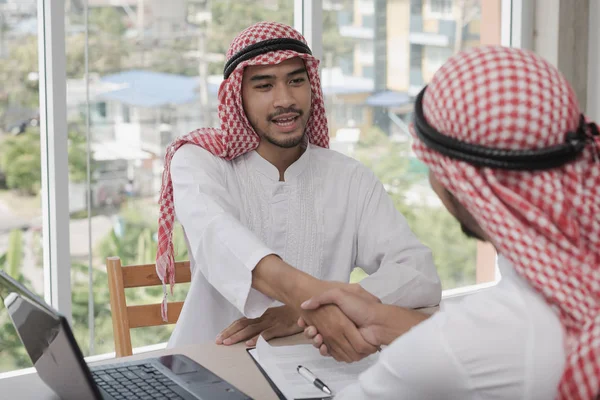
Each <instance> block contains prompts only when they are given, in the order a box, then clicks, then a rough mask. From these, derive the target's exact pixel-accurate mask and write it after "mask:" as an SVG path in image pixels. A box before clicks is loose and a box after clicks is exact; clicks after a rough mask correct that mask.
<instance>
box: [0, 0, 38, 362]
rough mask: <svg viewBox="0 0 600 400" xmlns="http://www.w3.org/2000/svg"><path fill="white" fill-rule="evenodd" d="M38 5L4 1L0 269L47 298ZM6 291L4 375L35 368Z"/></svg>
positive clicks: (0, 352) (0, 5) (1, 350)
mask: <svg viewBox="0 0 600 400" xmlns="http://www.w3.org/2000/svg"><path fill="white" fill-rule="evenodd" d="M37 22H38V15H37V5H36V2H35V1H32V0H29V1H20V2H17V3H15V2H8V3H6V2H0V82H2V84H0V270H3V271H5V272H6V273H8V274H9V275H11V276H12V277H13V278H16V279H17V280H19V281H21V282H23V283H25V284H26V285H27V286H28V287H29V288H30V289H32V290H33V291H34V292H35V293H36V294H38V295H39V296H41V297H42V298H43V296H44V292H45V282H44V270H43V246H44V244H45V243H44V238H43V234H42V232H43V229H42V200H41V199H42V195H43V194H42V191H41V188H42V179H43V176H42V173H41V154H40V140H41V139H42V135H45V132H41V131H40V123H39V122H40V102H39V92H38V85H39V83H40V77H39V69H38V60H37V53H38V34H37ZM7 294H8V293H3V292H2V290H0V373H1V372H5V371H11V370H14V369H19V368H25V367H30V366H31V361H30V359H29V357H28V356H27V353H26V352H25V351H24V349H23V347H22V346H21V345H20V341H19V337H18V336H17V334H16V332H15V330H14V328H13V325H12V323H11V322H10V318H9V316H8V313H7V312H6V310H5V308H4V303H3V301H2V298H4V297H6V296H7Z"/></svg>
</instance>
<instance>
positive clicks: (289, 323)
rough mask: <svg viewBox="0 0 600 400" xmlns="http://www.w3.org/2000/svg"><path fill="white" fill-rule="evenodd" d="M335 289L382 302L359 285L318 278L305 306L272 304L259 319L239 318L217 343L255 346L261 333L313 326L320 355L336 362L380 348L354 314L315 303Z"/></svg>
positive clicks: (366, 300)
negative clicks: (365, 332)
mask: <svg viewBox="0 0 600 400" xmlns="http://www.w3.org/2000/svg"><path fill="white" fill-rule="evenodd" d="M336 290H343V291H344V293H350V294H352V295H353V296H356V297H357V298H359V299H361V300H362V301H363V302H364V303H365V304H370V303H379V302H380V301H379V299H378V298H377V297H375V296H373V295H372V294H370V293H369V292H367V291H366V290H364V289H363V288H362V287H361V286H360V285H358V284H344V283H340V282H325V281H318V284H316V285H314V287H312V288H310V290H309V291H310V293H308V296H307V297H306V298H312V299H311V300H310V301H307V302H305V304H304V307H302V308H296V307H292V306H288V305H285V306H281V307H273V308H270V309H268V310H267V311H266V312H265V313H264V314H263V315H262V316H261V317H259V318H254V319H248V318H240V319H238V320H237V321H235V322H233V323H232V324H231V325H229V326H228V327H227V328H226V329H224V330H223V331H222V332H221V333H220V334H219V335H218V336H217V339H216V343H217V344H224V345H231V344H234V343H239V342H241V341H246V345H247V346H255V345H256V341H257V340H258V336H260V335H262V336H263V338H264V339H265V340H270V339H273V338H277V337H284V336H290V335H293V334H296V333H299V332H302V330H304V328H308V327H309V326H310V327H311V328H312V329H314V330H315V331H317V330H318V337H319V339H320V341H321V343H320V345H319V346H318V347H321V348H322V349H320V352H321V354H323V355H331V356H332V357H333V358H334V359H336V360H337V361H344V362H353V361H358V360H361V359H362V358H364V357H366V356H368V355H370V354H372V353H374V352H375V351H377V349H378V347H377V346H374V345H373V344H372V343H369V341H368V335H367V337H366V338H365V337H364V335H363V333H362V332H361V331H360V330H359V328H360V327H358V328H357V324H355V323H354V322H353V321H352V317H350V318H349V317H348V316H347V315H346V313H345V311H342V310H341V309H340V307H338V306H337V305H335V304H328V303H325V302H323V303H319V304H318V305H317V306H314V304H315V303H314V301H315V300H316V299H320V298H325V299H326V298H327V297H321V296H327V294H328V293H335V291H336ZM330 303H333V302H330ZM311 305H313V306H311ZM299 324H301V325H299ZM305 333H306V332H305Z"/></svg>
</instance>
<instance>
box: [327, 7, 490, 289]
mask: <svg viewBox="0 0 600 400" xmlns="http://www.w3.org/2000/svg"><path fill="white" fill-rule="evenodd" d="M421 3H422V2H421V0H418V1H417V0H411V1H409V2H408V1H407V2H388V3H387V7H386V8H385V9H380V8H378V7H379V2H376V3H375V15H377V16H382V17H381V18H379V17H378V19H377V20H378V21H381V24H385V26H378V29H372V39H365V38H364V37H363V38H361V37H358V36H357V37H351V36H350V35H346V36H341V35H340V34H339V32H340V31H339V29H337V27H336V26H335V25H333V24H330V25H325V26H324V27H323V44H324V49H323V51H324V54H328V53H332V54H333V57H332V59H333V60H335V63H337V64H334V65H333V67H341V66H342V65H341V64H339V60H342V59H345V60H348V58H347V57H346V53H345V49H348V48H355V49H358V53H359V54H363V53H366V50H367V49H369V48H372V47H371V46H373V45H374V43H382V42H383V43H385V45H384V46H381V48H382V52H383V54H380V55H379V56H380V57H381V58H378V63H379V62H380V61H381V62H384V63H385V66H386V67H387V68H376V69H371V70H367V69H366V68H368V66H366V65H364V61H365V60H363V58H362V57H359V56H355V57H354V58H351V59H350V60H351V61H352V62H353V63H354V66H353V68H347V66H344V70H352V71H355V74H354V75H348V76H347V77H346V78H345V81H346V82H347V84H346V85H345V87H344V88H343V91H340V92H339V93H337V92H335V90H332V91H330V92H329V93H328V95H326V96H325V98H326V99H325V100H326V105H329V104H335V106H334V107H329V108H328V109H327V112H328V117H329V123H330V129H331V134H332V135H335V133H336V132H338V131H340V130H345V129H347V128H348V126H347V125H348V121H349V119H350V118H352V119H353V120H354V121H353V122H354V125H355V126H356V127H357V128H359V129H360V139H359V144H360V143H363V144H362V145H358V146H352V147H351V148H350V147H349V149H350V150H349V153H348V155H350V156H352V157H355V158H357V159H358V160H360V161H362V162H363V163H364V164H366V165H367V166H368V167H370V168H371V169H372V170H373V171H374V172H375V174H376V175H378V176H379V177H380V179H381V180H382V182H383V184H384V185H385V187H386V188H387V189H388V192H389V194H390V196H391V197H392V198H393V200H394V203H395V204H396V205H397V208H398V211H400V212H401V213H403V214H404V216H405V217H406V218H407V220H408V222H409V225H410V226H411V228H412V230H413V231H414V233H415V234H416V235H417V237H419V238H420V239H421V241H422V242H423V243H425V244H426V245H428V246H429V247H430V248H431V249H432V251H433V254H434V258H435V262H436V266H437V268H438V271H439V274H440V277H441V278H442V285H443V288H444V289H453V288H457V287H462V286H466V285H471V284H475V283H478V282H479V281H478V278H477V268H478V264H477V256H478V254H481V252H479V251H478V244H477V242H475V241H473V240H470V239H467V238H466V237H465V236H464V235H463V234H462V233H461V230H460V226H459V224H458V223H457V222H456V221H455V219H454V218H453V217H452V216H451V215H450V214H449V213H448V212H447V211H446V209H445V208H444V207H443V205H442V204H441V202H440V201H439V200H438V199H437V196H436V195H435V194H434V193H433V191H432V190H431V189H430V187H429V183H428V178H427V170H426V168H425V166H424V165H423V164H422V163H421V162H420V161H418V160H417V159H416V158H415V157H414V156H413V155H412V152H411V148H410V145H411V144H410V141H406V138H407V135H406V133H405V131H406V123H405V121H403V120H402V119H401V118H399V117H398V116H397V113H407V112H408V110H409V109H410V102H409V103H406V100H398V104H387V105H386V106H385V107H384V106H376V105H373V103H372V102H368V100H369V99H370V98H372V99H373V101H375V99H376V98H377V97H376V96H375V95H376V94H378V93H380V92H384V91H386V92H391V93H392V94H393V93H401V94H404V95H405V94H406V93H409V94H410V91H411V89H412V88H418V89H420V88H421V87H422V85H423V84H426V83H427V81H428V79H429V78H430V77H429V76H428V74H427V71H428V70H430V69H431V70H433V69H437V68H438V67H439V66H440V65H441V64H442V63H443V62H445V61H446V59H447V58H448V57H449V56H450V55H451V54H452V49H451V48H436V47H434V46H424V45H423V44H421V43H413V42H412V41H411V40H412V39H411V37H410V35H407V34H406V32H407V31H409V28H410V23H411V15H412V17H413V18H415V15H414V14H415V10H418V9H420V7H421ZM473 3H481V6H483V7H485V6H486V5H487V4H489V3H487V2H484V1H480V2H473ZM424 5H425V6H426V7H429V9H430V11H431V12H435V13H438V14H442V13H443V14H444V15H445V16H450V17H451V16H452V1H426V2H425V3H424ZM474 6H479V4H474ZM332 12H336V11H329V10H324V13H325V14H327V13H332ZM337 12H354V13H357V12H361V11H360V9H359V8H356V7H353V4H352V3H349V4H347V5H346V6H345V8H344V9H343V10H338V11H337ZM478 15H481V14H478ZM492 15H493V14H492ZM324 17H325V15H324ZM359 17H360V18H359ZM361 18H362V16H357V15H356V14H355V17H354V19H355V20H360V19H361ZM478 18H480V17H478ZM494 18H496V19H497V20H499V18H500V13H499V10H498V11H497V12H496V14H495V16H494ZM323 20H324V21H337V20H338V19H337V18H334V16H332V18H323ZM378 25H380V22H378ZM363 36H364V35H363ZM365 40H371V43H370V44H369V45H367V44H366V42H365ZM478 40H479V38H474V43H476V42H477V41H478ZM498 41H499V39H498ZM398 53H404V54H410V57H398V56H397V54H398ZM357 71H361V72H362V74H361V79H367V80H368V81H370V84H369V85H365V83H364V82H359V81H358V80H356V76H355V75H358V74H357V73H356V72H357ZM385 71H387V72H385ZM353 86H355V88H354V87H353ZM365 87H367V88H368V89H365ZM398 98H399V99H405V98H406V97H405V96H398ZM331 99H334V100H331ZM360 103H362V104H363V107H360ZM367 104H371V105H370V106H368V105H367ZM344 106H345V107H344ZM359 110H360V111H359ZM359 114H362V115H364V117H362V118H359V117H358V115H359ZM340 149H342V151H343V147H340ZM399 155H403V156H399ZM390 168H393V171H390ZM486 262H487V264H486V265H484V266H483V268H484V269H486V268H487V269H486V270H487V271H489V270H491V271H492V272H493V271H494V267H495V260H494V257H493V256H492V257H488V258H487V261H486ZM491 276H492V277H493V276H494V275H493V273H492V274H491ZM492 279H493V278H492Z"/></svg>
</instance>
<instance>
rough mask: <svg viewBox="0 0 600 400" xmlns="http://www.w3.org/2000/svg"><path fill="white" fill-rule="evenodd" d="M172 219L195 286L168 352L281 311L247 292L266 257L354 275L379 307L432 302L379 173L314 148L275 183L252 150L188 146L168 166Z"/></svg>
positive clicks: (429, 279) (419, 255) (423, 258)
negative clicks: (219, 151) (220, 152)
mask: <svg viewBox="0 0 600 400" xmlns="http://www.w3.org/2000/svg"><path fill="white" fill-rule="evenodd" d="M171 178H172V181H173V192H174V203H175V213H176V217H177V219H178V221H179V222H180V223H181V224H182V225H183V228H184V231H185V236H186V239H187V244H188V249H189V257H190V261H191V265H192V283H191V285H190V289H189V292H188V294H187V297H186V300H185V303H184V306H183V309H182V311H181V314H180V316H179V320H178V322H177V325H176V326H175V330H174V331H173V334H172V336H171V339H170V341H169V346H179V345H184V344H191V343H199V342H203V341H207V340H214V339H215V337H216V336H217V334H218V333H219V332H220V331H221V330H223V329H224V328H226V327H227V326H228V325H229V324H230V323H231V322H233V321H234V320H236V319H238V318H241V317H242V316H245V317H247V318H257V317H259V316H261V315H262V314H263V313H264V312H265V311H266V310H267V309H268V308H269V307H272V306H275V305H280V304H281V303H278V302H274V300H273V299H271V298H269V297H267V296H266V295H264V294H262V293H260V292H258V291H257V290H255V289H253V288H252V287H251V284H252V270H253V269H254V267H255V266H256V265H257V263H258V262H259V261H260V260H261V259H262V258H263V257H265V256H267V255H269V254H277V255H278V256H280V257H281V258H282V259H283V260H284V261H286V262H287V263H289V264H290V265H292V266H294V267H295V268H298V269H300V270H302V271H304V272H306V273H308V274H310V275H312V276H314V277H317V278H319V279H323V280H329V281H341V282H348V280H349V277H350V273H351V271H352V269H353V268H354V267H356V266H358V267H362V268H363V269H364V270H365V271H366V272H367V273H368V274H371V276H370V277H367V278H366V279H364V280H363V281H362V283H361V284H362V286H363V287H364V288H365V289H367V290H368V291H370V292H371V293H373V294H374V295H376V296H378V297H379V298H380V299H381V300H382V301H383V302H386V303H391V304H398V305H402V306H405V307H423V306H430V305H436V304H438V303H439V301H440V299H441V285H440V280H439V277H438V275H437V271H436V269H435V267H434V264H433V258H432V255H431V252H430V250H429V249H428V248H427V247H425V246H424V245H423V244H421V243H420V242H419V241H418V240H417V238H416V237H415V236H414V235H413V233H412V232H411V230H410V228H409V227H408V225H407V223H406V220H405V219H404V217H403V216H402V215H401V214H400V213H399V212H398V211H397V210H396V209H395V207H394V205H393V202H392V200H391V198H390V197H389V196H388V194H387V193H386V191H385V189H384V188H383V185H382V184H381V183H380V182H379V181H378V180H377V179H376V177H375V175H374V174H373V173H372V172H371V171H370V170H369V169H368V168H366V167H365V166H364V165H362V164H360V163H359V162H357V161H356V160H354V159H352V158H350V157H347V156H344V155H342V154H340V153H337V152H335V151H333V150H328V149H323V148H320V147H317V146H313V145H308V147H307V149H306V150H305V151H304V153H303V154H302V156H301V157H300V158H299V159H298V160H297V161H296V162H294V163H293V164H292V165H291V166H290V167H289V168H288V169H287V170H286V171H285V175H284V181H279V171H278V169H277V168H276V167H275V166H273V165H272V164H271V163H269V162H268V161H266V160H265V159H264V158H262V157H261V156H260V155H259V154H258V153H257V152H256V151H251V152H249V153H246V154H244V155H242V156H240V157H237V158H236V159H234V160H233V161H227V160H224V159H222V158H218V157H215V156H214V155H212V154H211V153H209V152H208V151H207V150H205V149H203V148H201V147H199V146H195V145H184V146H182V147H181V148H180V149H179V150H178V151H177V152H176V153H175V156H174V157H173V160H172V162H171Z"/></svg>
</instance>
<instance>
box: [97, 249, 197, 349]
mask: <svg viewBox="0 0 600 400" xmlns="http://www.w3.org/2000/svg"><path fill="white" fill-rule="evenodd" d="M106 269H107V272H108V287H109V292H110V309H111V314H112V323H113V333H114V337H115V353H116V355H117V357H124V356H130V355H132V354H133V351H132V347H131V331H130V330H131V329H133V328H142V327H147V326H157V325H168V324H174V323H176V322H177V319H178V318H179V314H180V313H181V308H182V307H183V302H182V301H178V302H169V303H168V306H167V307H168V308H167V310H168V321H167V322H165V321H163V320H162V317H161V314H160V304H147V305H139V306H128V305H127V302H126V299H125V289H127V288H136V287H147V286H159V285H162V282H161V281H160V279H159V278H158V275H157V274H156V265H155V264H143V265H127V266H126V265H121V259H120V258H119V257H108V258H107V259H106ZM175 280H176V282H177V283H185V282H190V281H191V272H190V262H189V261H180V262H176V263H175Z"/></svg>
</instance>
